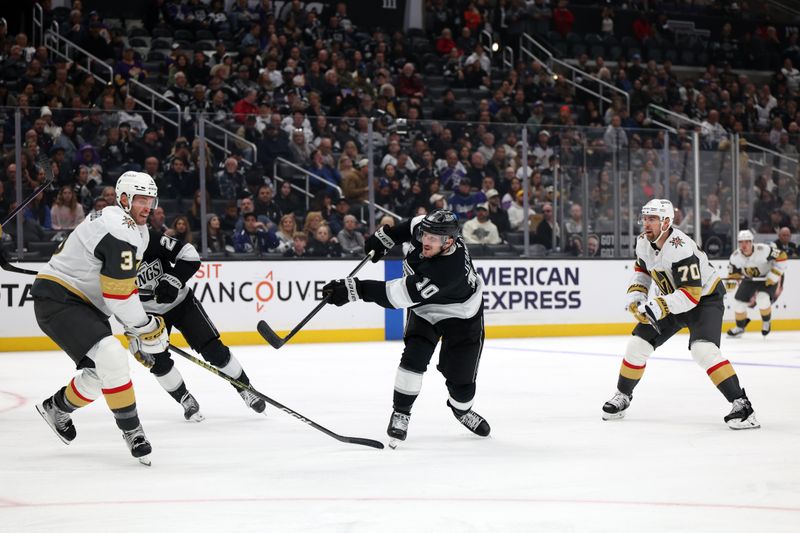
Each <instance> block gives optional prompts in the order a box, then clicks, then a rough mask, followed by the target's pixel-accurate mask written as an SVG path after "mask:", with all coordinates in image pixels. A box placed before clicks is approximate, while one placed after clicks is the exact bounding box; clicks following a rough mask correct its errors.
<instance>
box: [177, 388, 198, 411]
mask: <svg viewBox="0 0 800 533" xmlns="http://www.w3.org/2000/svg"><path fill="white" fill-rule="evenodd" d="M181 405H182V406H183V408H184V409H188V408H190V407H200V406H199V404H198V403H197V400H195V399H194V396H192V395H191V394H189V393H188V392H187V393H186V394H184V395H183V397H182V398H181Z"/></svg>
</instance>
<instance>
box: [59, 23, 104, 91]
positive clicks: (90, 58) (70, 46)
mask: <svg viewBox="0 0 800 533" xmlns="http://www.w3.org/2000/svg"><path fill="white" fill-rule="evenodd" d="M51 42H55V43H56V45H55V46H52V45H51ZM59 45H63V46H64V51H63V52H62V51H61V50H60V49H59ZM44 46H45V48H47V49H48V50H50V51H51V52H53V54H55V55H57V56H59V57H62V58H64V59H66V60H67V61H72V60H73V58H72V57H71V56H70V52H71V51H72V50H74V51H77V52H79V53H81V54H83V55H84V56H85V57H86V60H87V65H88V66H87V67H84V66H83V65H81V64H80V63H78V62H75V66H76V67H77V68H79V69H80V70H82V71H84V72H86V73H87V74H89V75H91V76H93V77H94V78H95V79H97V80H98V81H101V82H103V83H111V82H112V81H114V68H113V67H112V66H111V65H109V64H108V63H106V62H105V61H103V60H102V59H100V58H98V57H96V56H94V55H92V54H90V53H89V52H87V51H86V50H84V49H83V48H81V47H80V46H78V45H77V44H75V43H73V42H72V41H70V40H69V39H67V38H66V37H63V36H61V35H59V34H58V33H56V32H54V31H53V30H47V31H46V32H45V38H44ZM92 63H95V64H97V65H99V66H100V67H101V68H102V69H103V70H107V71H108V79H105V78H103V77H102V76H100V75H99V74H97V73H96V72H93V71H92Z"/></svg>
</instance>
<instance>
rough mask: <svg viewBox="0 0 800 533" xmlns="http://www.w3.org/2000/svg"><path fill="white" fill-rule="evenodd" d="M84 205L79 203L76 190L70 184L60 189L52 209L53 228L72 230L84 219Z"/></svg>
mask: <svg viewBox="0 0 800 533" xmlns="http://www.w3.org/2000/svg"><path fill="white" fill-rule="evenodd" d="M83 218H84V214H83V206H81V204H79V203H78V200H77V198H76V197H75V191H74V190H73V188H72V187H71V186H69V185H63V186H62V187H61V188H60V189H59V190H58V196H57V197H56V200H55V202H54V203H53V207H52V208H51V209H50V220H51V224H52V228H53V229H57V230H64V229H66V230H71V229H75V226H77V225H78V224H80V223H81V222H82V221H83Z"/></svg>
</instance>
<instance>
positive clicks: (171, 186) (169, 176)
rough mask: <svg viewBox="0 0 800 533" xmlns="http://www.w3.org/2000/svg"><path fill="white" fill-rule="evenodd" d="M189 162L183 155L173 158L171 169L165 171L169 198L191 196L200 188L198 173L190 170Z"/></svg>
mask: <svg viewBox="0 0 800 533" xmlns="http://www.w3.org/2000/svg"><path fill="white" fill-rule="evenodd" d="M188 167H189V164H188V162H187V161H186V159H185V158H184V157H182V156H179V157H176V158H175V159H173V160H172V164H171V165H170V169H169V170H168V171H167V172H165V173H164V181H165V182H166V190H165V191H164V193H163V194H164V195H165V196H166V197H167V198H191V197H192V196H193V195H194V193H195V191H196V190H197V189H198V188H199V186H200V183H199V179H198V177H197V175H196V174H195V173H194V172H192V171H190V170H189V168H188Z"/></svg>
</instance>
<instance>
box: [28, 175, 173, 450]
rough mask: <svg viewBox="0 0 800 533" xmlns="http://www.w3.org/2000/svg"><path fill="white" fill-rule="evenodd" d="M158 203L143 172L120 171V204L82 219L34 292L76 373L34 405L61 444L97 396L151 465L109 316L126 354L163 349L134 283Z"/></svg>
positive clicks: (44, 322) (159, 325)
mask: <svg viewBox="0 0 800 533" xmlns="http://www.w3.org/2000/svg"><path fill="white" fill-rule="evenodd" d="M157 201H158V189H157V188H156V185H155V182H154V181H153V179H152V178H151V177H150V176H148V175H147V174H144V173H141V172H125V173H124V174H123V175H122V176H120V178H119V180H118V181H117V185H116V202H117V205H114V206H108V207H106V208H104V209H103V210H102V211H101V212H99V213H96V214H93V215H92V216H90V217H88V218H86V219H85V220H84V221H83V222H81V223H80V224H79V225H78V227H77V228H76V229H75V231H73V232H72V234H70V236H69V237H68V238H67V239H66V240H65V241H63V242H62V244H61V246H60V248H59V249H58V250H57V251H56V253H54V254H53V257H52V258H51V259H50V262H49V263H48V264H47V266H45V267H44V268H43V269H42V270H41V271H40V273H39V275H38V276H37V277H36V280H35V281H34V284H33V288H32V290H31V295H32V296H33V300H34V312H35V314H36V321H37V322H38V324H39V327H40V328H41V329H42V331H43V332H44V333H46V334H47V336H48V337H50V338H51V339H52V340H53V341H54V342H55V343H56V344H57V345H58V346H59V347H60V348H61V349H62V350H64V351H65V352H66V353H67V355H68V356H69V357H70V358H71V359H72V360H73V361H74V362H75V365H76V367H77V368H78V370H79V371H80V372H79V373H78V374H77V375H76V376H75V377H73V378H72V379H71V380H70V381H69V383H68V384H67V385H66V386H65V387H61V388H60V389H59V390H58V391H56V393H55V394H53V395H52V396H51V397H49V398H47V399H46V400H44V401H43V402H41V403H40V404H38V405H37V406H36V409H37V410H38V411H39V414H41V416H42V418H44V420H45V421H46V422H47V424H48V425H49V426H50V427H51V428H52V429H53V431H55V432H56V434H57V435H58V437H59V438H60V439H61V440H62V441H63V442H64V443H66V444H69V443H70V442H71V441H72V440H74V439H75V436H76V434H77V432H76V429H75V426H74V424H73V422H72V417H71V416H70V415H71V413H73V412H74V411H75V410H76V409H78V408H81V407H85V406H86V405H89V404H90V403H92V402H93V401H94V400H96V399H97V398H99V397H100V395H101V394H102V395H103V397H104V398H105V400H106V403H107V404H108V407H109V408H110V409H111V411H112V413H113V414H114V419H115V421H116V423H117V426H118V427H119V428H120V429H121V430H122V435H123V438H124V439H125V442H126V443H127V445H128V448H129V449H130V452H131V455H133V456H134V457H136V458H138V459H139V461H140V462H142V463H143V464H146V465H149V464H150V459H149V457H148V456H149V454H150V453H151V451H152V447H151V445H150V443H149V442H148V440H147V438H146V437H145V434H144V431H143V429H142V425H141V423H140V422H139V417H138V414H137V411H136V397H135V395H134V390H133V383H132V382H131V378H130V371H129V367H128V355H129V354H128V351H127V350H126V349H125V348H124V347H123V346H122V344H121V343H120V342H119V341H118V340H117V339H116V338H115V337H114V336H113V335H112V334H111V325H110V324H109V321H108V319H109V317H110V316H111V315H112V314H113V315H114V316H115V317H116V318H117V320H118V321H119V322H120V323H122V324H123V326H124V327H125V334H126V335H127V337H128V339H129V341H130V347H131V351H132V352H135V353H137V354H138V357H140V358H142V359H148V358H152V357H153V356H152V354H155V353H160V352H162V351H164V349H166V346H167V345H168V342H169V339H168V337H167V333H166V330H165V328H164V321H163V319H161V318H160V317H154V316H152V315H148V314H146V313H145V311H144V309H143V308H142V304H141V302H140V301H139V295H138V291H137V288H136V266H137V264H138V263H139V261H140V260H141V259H142V254H143V253H144V250H145V248H146V247H147V240H148V233H147V228H146V227H145V223H146V221H147V216H148V215H149V214H150V211H151V210H152V209H153V208H154V207H155V206H156V204H157Z"/></svg>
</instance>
